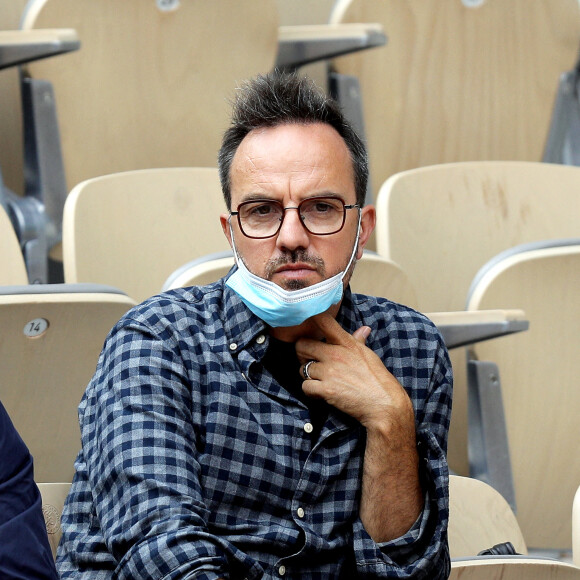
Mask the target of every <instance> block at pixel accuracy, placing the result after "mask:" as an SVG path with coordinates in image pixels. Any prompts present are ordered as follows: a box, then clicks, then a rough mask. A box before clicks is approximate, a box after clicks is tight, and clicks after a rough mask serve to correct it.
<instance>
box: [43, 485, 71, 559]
mask: <svg viewBox="0 0 580 580" xmlns="http://www.w3.org/2000/svg"><path fill="white" fill-rule="evenodd" d="M38 489H39V490H40V496H41V498H42V514H43V515H44V523H45V525H46V533H47V534H48V543H49V544H50V549H51V550H52V555H53V556H54V557H55V558H56V549H57V547H58V543H59V542H60V537H61V535H62V528H61V527H60V518H61V516H62V510H63V507H64V502H65V500H66V496H67V495H68V492H69V491H70V483H39V484H38Z"/></svg>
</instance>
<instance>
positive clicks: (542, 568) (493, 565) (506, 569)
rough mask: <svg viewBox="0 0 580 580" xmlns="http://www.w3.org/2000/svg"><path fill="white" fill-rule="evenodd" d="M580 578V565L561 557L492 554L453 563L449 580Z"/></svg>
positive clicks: (560, 579) (572, 579)
mask: <svg viewBox="0 0 580 580" xmlns="http://www.w3.org/2000/svg"><path fill="white" fill-rule="evenodd" d="M523 578H525V580H578V579H579V578H580V568H577V567H576V566H573V565H572V564H568V563H566V562H560V561H558V560H550V559H541V558H526V557H517V556H509V557H505V556H504V557H501V556H496V557H493V556H488V557H479V558H473V559H465V560H456V561H452V562H451V575H450V576H449V580H522V579H523Z"/></svg>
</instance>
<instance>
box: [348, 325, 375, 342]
mask: <svg viewBox="0 0 580 580" xmlns="http://www.w3.org/2000/svg"><path fill="white" fill-rule="evenodd" d="M370 333H371V327H370V326H361V327H360V328H357V329H356V330H355V331H354V332H353V333H352V336H353V337H354V338H355V339H356V340H358V341H359V342H360V343H361V344H365V342H366V341H367V338H368V337H369V335H370Z"/></svg>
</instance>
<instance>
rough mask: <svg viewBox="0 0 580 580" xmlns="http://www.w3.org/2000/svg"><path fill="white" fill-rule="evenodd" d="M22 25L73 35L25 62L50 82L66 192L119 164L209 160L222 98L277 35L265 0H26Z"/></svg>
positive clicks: (266, 64)
mask: <svg viewBox="0 0 580 580" xmlns="http://www.w3.org/2000/svg"><path fill="white" fill-rule="evenodd" d="M22 27H23V28H25V29H30V28H72V29H75V30H76V31H77V33H78V36H79V39H80V41H81V49H80V50H79V51H77V52H76V53H74V54H69V55H66V56H63V57H59V58H58V59H47V60H46V61H39V62H36V63H31V64H30V65H29V66H28V67H27V74H28V75H30V76H31V77H33V78H37V79H46V80H48V81H51V83H52V84H53V87H54V92H55V97H56V106H57V112H58V119H59V127H60V137H61V141H62V151H63V159H64V166H65V173H66V182H67V186H68V190H69V191H70V190H71V189H72V188H73V187H74V186H75V185H76V184H78V183H80V182H81V181H84V180H86V179H89V178H92V177H96V176H99V175H105V174H109V173H116V172H120V171H128V170H134V169H145V168H149V167H184V166H191V165H195V166H200V167H204V166H206V167H211V166H214V165H215V156H216V152H217V150H218V148H219V143H220V138H221V134H222V132H223V130H224V129H225V128H226V126H227V122H228V112H229V111H228V110H229V107H228V102H227V99H228V97H231V96H233V90H234V87H235V86H236V84H237V83H238V82H240V81H242V80H243V79H246V78H248V77H250V76H253V75H255V74H257V73H260V72H262V73H263V72H267V71H269V70H271V69H272V67H273V65H274V62H275V58H276V51H277V41H278V16H277V9H276V4H275V2H273V0H255V1H252V2H250V3H244V2H239V1H238V0H213V1H212V2H183V1H182V2H180V1H179V0H169V1H167V0H157V1H153V0H151V1H150V2H143V0H124V1H123V2H116V1H115V0H33V1H31V2H30V3H29V4H28V7H27V11H26V13H25V15H24V18H23V23H22ZM49 60H50V61H52V62H49ZM57 61H58V62H57Z"/></svg>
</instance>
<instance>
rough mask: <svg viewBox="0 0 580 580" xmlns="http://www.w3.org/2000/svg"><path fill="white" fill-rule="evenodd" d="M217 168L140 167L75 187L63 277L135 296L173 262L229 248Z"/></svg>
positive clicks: (66, 224)
mask: <svg viewBox="0 0 580 580" xmlns="http://www.w3.org/2000/svg"><path fill="white" fill-rule="evenodd" d="M224 211H225V204H224V201H223V196H222V193H221V187H220V183H219V178H218V173H217V169H213V168H167V169H143V170H138V171H128V172H123V173H116V174H112V175H105V176H102V177H97V178H94V179H90V180H87V181H85V182H83V183H80V184H79V185H77V186H76V187H75V188H74V189H73V190H72V191H71V193H70V194H69V196H68V197H67V200H66V203H65V209H64V217H63V262H64V275H65V281H66V282H71V283H76V282H97V283H100V284H109V285H111V286H116V287H117V288H121V289H122V290H123V291H125V292H126V293H127V294H128V295H129V296H131V297H132V298H134V299H135V300H137V301H141V300H143V299H145V298H147V297H149V296H151V295H153V294H156V293H158V292H159V291H160V290H161V287H162V285H163V282H164V281H165V280H166V278H167V277H168V276H169V274H171V272H173V271H174V270H175V269H176V268H178V267H179V266H181V265H182V264H184V263H186V262H189V261H190V260H192V259H194V258H197V257H200V256H203V255H205V254H209V253H212V252H216V251H218V250H227V249H229V244H228V241H227V239H226V237H225V236H224V234H223V231H222V228H221V225H220V222H219V214H220V213H223V212H224Z"/></svg>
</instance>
